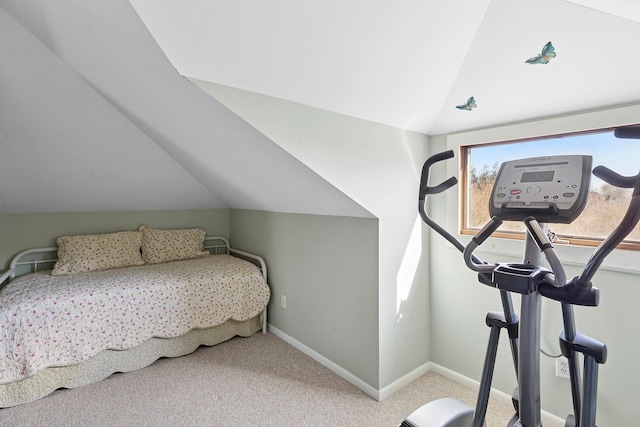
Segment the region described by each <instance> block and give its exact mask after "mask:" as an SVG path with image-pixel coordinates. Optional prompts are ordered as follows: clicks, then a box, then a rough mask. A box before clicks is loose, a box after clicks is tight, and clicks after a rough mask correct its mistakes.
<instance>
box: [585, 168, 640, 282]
mask: <svg viewBox="0 0 640 427" xmlns="http://www.w3.org/2000/svg"><path fill="white" fill-rule="evenodd" d="M593 174H594V175H595V176H597V177H598V178H600V179H602V180H603V181H605V182H607V183H608V184H611V185H613V186H615V187H620V188H633V195H632V197H631V202H629V207H628V208H627V212H626V213H625V215H624V217H623V218H622V220H621V221H620V224H618V226H617V227H616V228H615V230H613V231H612V232H611V234H610V235H609V236H608V237H607V238H606V239H604V240H603V241H602V243H600V245H599V246H598V248H597V249H596V251H595V252H594V253H593V255H591V258H589V261H588V262H587V264H586V266H585V268H584V270H583V271H582V274H581V275H580V277H579V278H578V279H577V280H576V285H577V286H578V287H579V288H589V287H590V282H591V279H592V278H593V275H594V274H595V273H596V271H597V270H598V268H599V267H600V265H601V264H602V262H603V261H604V259H605V258H606V257H607V255H609V254H610V253H611V251H613V250H614V249H615V248H616V246H618V244H619V243H620V242H622V241H623V240H624V239H625V237H627V235H628V234H629V233H631V232H632V231H633V229H634V228H635V227H636V225H638V221H640V173H638V174H637V175H635V176H622V175H620V174H618V173H616V172H614V171H612V170H611V169H609V168H607V167H605V166H597V167H596V168H595V169H594V170H593Z"/></svg>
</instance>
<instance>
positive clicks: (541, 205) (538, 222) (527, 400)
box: [401, 150, 640, 427]
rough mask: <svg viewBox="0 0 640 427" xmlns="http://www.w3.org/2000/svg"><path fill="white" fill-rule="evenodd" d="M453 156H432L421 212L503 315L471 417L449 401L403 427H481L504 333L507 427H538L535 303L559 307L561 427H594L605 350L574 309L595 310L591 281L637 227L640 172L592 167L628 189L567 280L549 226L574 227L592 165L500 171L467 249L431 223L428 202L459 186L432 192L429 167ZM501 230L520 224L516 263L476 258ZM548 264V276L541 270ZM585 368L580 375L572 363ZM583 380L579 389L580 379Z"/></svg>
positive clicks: (541, 161) (421, 411)
mask: <svg viewBox="0 0 640 427" xmlns="http://www.w3.org/2000/svg"><path fill="white" fill-rule="evenodd" d="M453 156H454V153H453V151H452V150H449V151H446V152H443V153H439V154H436V155H434V156H432V157H430V158H429V159H428V160H427V161H426V162H425V164H424V166H423V169H422V176H421V180H420V189H419V198H418V199H419V201H418V212H419V213H420V216H421V218H422V219H423V221H424V222H425V223H426V224H427V225H429V226H430V227H431V228H432V229H433V230H434V231H436V232H437V233H438V234H440V235H441V236H443V237H444V238H445V239H446V240H447V241H449V242H450V243H451V244H452V245H453V246H454V247H455V248H457V249H458V250H459V251H460V252H462V254H463V259H464V261H465V264H466V265H467V267H469V268H470V269H471V270H473V271H476V272H478V280H479V281H480V283H483V284H485V285H487V286H491V287H493V288H496V289H498V290H499V292H500V297H501V301H502V311H501V312H489V313H488V314H487V317H486V324H487V326H488V327H489V328H490V336H489V345H488V348H487V352H486V356H485V361H484V367H483V371H482V377H481V381H480V388H479V392H478V398H477V401H476V407H475V409H473V408H470V407H469V406H467V405H466V404H464V403H462V402H460V401H458V400H456V399H453V398H444V399H438V400H435V401H433V402H429V403H427V404H426V405H423V406H422V407H420V408H418V409H417V410H416V411H414V412H413V413H412V414H411V415H409V416H408V417H407V418H406V419H405V420H404V421H403V422H402V424H401V427H471V426H473V427H482V426H483V425H484V420H485V416H486V411H487V406H488V401H489V394H490V390H491V381H492V378H493V371H494V367H495V361H496V353H497V349H498V341H499V337H500V332H501V331H502V330H503V329H505V330H506V331H507V334H508V336H509V341H510V348H511V354H512V359H513V364H514V367H515V371H516V378H517V383H518V387H516V389H515V391H514V393H513V396H512V399H513V404H514V408H515V411H516V413H515V415H514V417H513V418H512V419H511V420H510V421H509V423H508V424H507V427H540V426H541V425H542V420H541V408H540V318H541V298H542V297H545V298H551V299H553V300H556V301H559V302H560V303H561V308H562V318H563V326H564V329H563V331H562V332H561V333H560V348H561V351H562V354H563V355H564V356H565V357H566V358H567V360H568V366H569V377H570V383H571V394H572V400H573V414H570V415H569V416H568V417H567V418H566V421H565V427H595V426H596V404H597V385H598V365H600V364H603V363H605V361H606V358H607V347H606V345H605V344H603V343H601V342H599V341H597V340H595V339H593V338H591V337H588V336H586V335H584V334H581V333H580V332H577V331H576V327H575V318H574V313H573V306H574V305H582V306H591V307H595V306H597V305H598V302H599V290H598V288H596V287H594V286H593V285H592V284H591V279H592V278H593V276H594V274H595V273H596V271H597V270H598V268H599V267H600V265H601V264H602V262H603V260H604V259H605V257H607V256H608V255H609V254H610V253H611V251H613V249H615V247H616V246H617V245H618V244H619V243H620V242H622V240H624V238H625V237H626V236H627V235H628V234H629V233H630V232H631V231H632V230H633V229H634V228H635V226H636V225H637V224H638V221H639V220H640V173H638V175H635V176H632V177H624V176H621V175H619V174H617V173H616V172H613V171H612V170H610V169H608V168H606V167H604V166H598V167H596V168H595V169H594V170H593V174H594V175H595V176H597V177H598V178H600V179H602V180H603V181H605V182H607V183H608V184H611V185H613V186H616V187H621V188H633V195H632V198H631V201H630V204H629V207H628V209H627V212H626V214H625V216H624V217H623V219H622V220H621V222H620V224H619V225H618V226H617V227H616V228H615V230H613V231H612V232H611V234H610V235H609V236H608V237H607V238H606V239H605V240H604V241H603V242H602V243H601V244H600V245H599V246H598V248H597V249H596V251H595V252H594V253H593V255H592V256H591V258H590V259H589V260H588V262H587V264H586V266H585V267H584V269H583V271H582V274H581V275H580V276H576V277H574V278H572V279H571V280H567V279H566V275H565V272H564V268H563V266H562V263H561V261H560V260H559V258H558V256H557V254H556V252H555V250H554V248H553V245H552V244H551V242H550V241H549V238H548V236H547V233H546V224H548V223H570V222H572V221H573V220H574V219H575V218H577V217H578V216H579V215H580V213H581V212H582V210H583V209H584V206H585V204H586V200H587V197H588V191H589V183H590V177H591V157H590V156H582V155H575V156H546V157H538V158H530V159H521V160H514V161H509V162H505V163H503V164H502V165H501V167H500V170H499V172H498V175H497V177H496V181H495V184H494V187H493V190H492V192H491V198H490V201H489V212H490V215H492V218H491V220H490V221H489V222H488V223H487V224H486V225H485V226H484V227H483V228H482V229H481V230H480V231H479V232H478V233H477V234H476V236H475V237H473V238H472V239H471V241H470V242H469V243H468V244H467V245H466V246H465V245H464V244H463V243H462V242H460V241H459V240H458V239H457V238H456V237H455V236H453V235H452V234H451V233H449V232H448V231H447V230H445V229H444V228H443V227H442V226H440V225H439V224H437V223H436V222H435V221H434V220H433V219H431V218H430V217H429V215H428V214H427V209H426V202H427V195H433V194H438V193H441V192H443V191H446V190H447V189H449V188H451V187H452V186H454V185H455V184H457V182H458V181H457V179H456V178H455V177H451V178H449V179H447V180H446V181H444V182H442V183H441V184H439V185H436V186H430V185H429V172H430V169H431V167H432V166H433V165H434V164H435V163H437V162H439V161H443V160H446V159H450V158H452V157H453ZM503 221H523V222H524V224H525V226H526V228H527V230H528V232H527V234H526V237H525V248H524V258H523V262H522V263H499V264H488V263H484V262H482V261H481V260H480V259H479V258H477V257H476V256H475V255H473V251H474V250H475V249H476V248H477V247H478V246H480V245H481V244H482V243H483V242H484V241H485V240H486V239H487V238H488V237H489V236H490V235H491V234H492V233H493V232H494V231H495V230H496V229H497V228H498V227H499V226H500V225H501V224H502V222H503ZM544 259H546V261H547V262H548V265H549V267H550V269H548V268H545V267H544V265H543V264H544ZM513 292H516V293H518V294H520V295H521V307H520V318H519V317H518V315H517V314H516V313H515V311H514V309H513V303H512V299H511V294H512V293H513ZM579 354H580V355H582V358H583V359H584V364H583V371H582V372H581V371H580V368H579V365H578V355H579ZM582 377H583V378H584V380H583V379H582Z"/></svg>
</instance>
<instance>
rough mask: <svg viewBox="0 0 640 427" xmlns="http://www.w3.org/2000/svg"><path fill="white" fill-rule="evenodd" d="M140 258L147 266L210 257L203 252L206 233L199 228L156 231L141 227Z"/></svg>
mask: <svg viewBox="0 0 640 427" xmlns="http://www.w3.org/2000/svg"><path fill="white" fill-rule="evenodd" d="M138 230H139V231H140V232H141V233H142V257H143V258H144V260H145V261H146V262H147V263H148V264H159V263H162V262H169V261H177V260H181V259H191V258H203V257H206V256H209V255H211V254H210V253H209V252H208V251H205V250H204V238H205V236H206V235H207V233H206V231H204V230H202V229H199V228H183V229H179V230H157V229H155V228H151V227H149V226H148V225H141V226H140V227H139V228H138Z"/></svg>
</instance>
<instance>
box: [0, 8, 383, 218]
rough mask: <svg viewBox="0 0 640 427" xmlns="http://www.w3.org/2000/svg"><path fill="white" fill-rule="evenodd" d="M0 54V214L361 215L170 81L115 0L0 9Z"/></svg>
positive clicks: (255, 135) (209, 103)
mask: <svg viewBox="0 0 640 427" xmlns="http://www.w3.org/2000/svg"><path fill="white" fill-rule="evenodd" d="M0 58H2V59H1V60H0V88H1V91H0V143H1V147H2V151H1V152H0V213H24V212H53V211H105V210H112V211H113V210H150V209H194V208H220V207H228V208H243V209H256V210H271V211H280V212H296V213H315V214H328V215H348V216H367V217H370V216H371V214H370V213H369V212H368V211H367V210H365V209H364V208H362V207H361V206H360V205H358V204H357V203H356V202H354V201H353V200H352V199H350V198H349V197H347V196H346V195H345V194H343V193H342V192H341V191H339V190H338V189H336V188H335V187H334V186H332V185H331V184H329V183H328V182H327V181H326V180H324V179H323V178H321V177H320V176H319V175H317V174H316V173H315V172H313V171H312V170H311V169H309V168H308V167H306V166H305V165H303V164H302V163H301V162H299V161H298V160H296V159H295V158H293V157H292V156H291V155H289V154H288V153H286V152H285V151H284V150H282V149H281V148H280V147H278V146H277V145H276V144H275V143H273V142H272V141H270V140H269V139H268V138H266V137H265V136H264V135H262V134H261V133H259V132H258V131H257V130H255V129H254V128H253V127H251V126H249V125H248V124H247V123H246V122H244V121H243V120H242V119H240V118H239V117H238V116H236V115H235V114H233V113H232V112H231V111H229V110H228V109H227V108H226V107H224V106H223V105H221V104H220V103H219V102H217V101H216V100H214V99H213V98H211V97H210V96H208V95H206V94H204V93H203V92H202V91H201V90H200V89H198V88H197V87H196V86H195V85H193V84H192V83H191V82H189V81H188V80H187V79H185V78H184V77H182V76H180V75H179V74H178V73H177V72H176V70H175V69H174V68H173V66H172V65H171V63H169V62H168V61H167V58H166V57H165V55H164V54H163V52H162V51H161V50H160V48H159V47H158V45H157V43H156V42H155V40H154V39H153V38H152V37H151V35H150V34H149V32H148V30H147V28H146V27H145V26H144V25H143V24H142V22H141V21H140V18H139V17H138V15H137V14H136V12H135V10H134V9H133V7H132V6H131V4H130V3H129V2H128V1H127V0H110V1H107V2H105V1H101V0H87V1H83V2H77V1H75V0H56V1H54V2H52V1H48V0H27V1H25V0H0ZM291 177H295V179H291Z"/></svg>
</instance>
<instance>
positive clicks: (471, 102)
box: [456, 96, 477, 111]
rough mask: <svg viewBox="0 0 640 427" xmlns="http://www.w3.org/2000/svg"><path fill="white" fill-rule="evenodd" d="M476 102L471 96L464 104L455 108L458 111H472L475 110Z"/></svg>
mask: <svg viewBox="0 0 640 427" xmlns="http://www.w3.org/2000/svg"><path fill="white" fill-rule="evenodd" d="M476 107H477V105H476V100H475V98H474V97H473V96H472V97H471V98H469V99H467V102H466V104H462V105H456V108H457V109H458V110H466V111H471V110H472V109H474V108H476Z"/></svg>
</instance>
